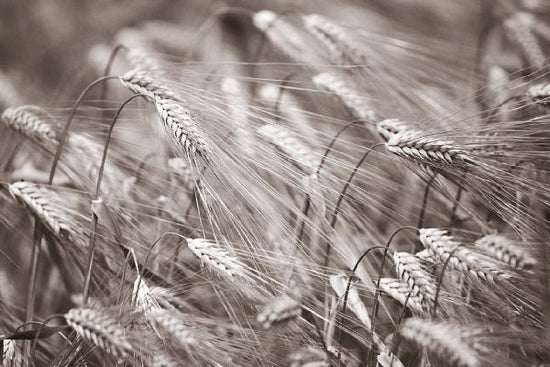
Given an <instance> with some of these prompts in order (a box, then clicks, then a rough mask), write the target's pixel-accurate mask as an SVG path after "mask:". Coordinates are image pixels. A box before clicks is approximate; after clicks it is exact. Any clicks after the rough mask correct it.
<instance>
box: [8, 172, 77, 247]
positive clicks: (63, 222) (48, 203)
mask: <svg viewBox="0 0 550 367" xmlns="http://www.w3.org/2000/svg"><path fill="white" fill-rule="evenodd" d="M8 189H9V191H10V193H11V195H12V196H13V197H14V198H15V199H16V200H17V201H19V202H20V203H21V204H23V205H24V206H25V207H26V208H28V209H29V210H30V212H31V213H32V214H33V215H34V216H35V217H36V218H37V219H38V220H39V221H40V222H42V223H43V224H45V225H46V227H47V228H48V229H49V230H50V231H51V232H52V233H53V234H55V235H56V236H57V237H61V236H66V235H68V234H69V233H70V232H71V225H70V222H71V221H70V218H69V217H68V216H67V213H66V212H64V211H63V210H62V209H61V208H62V206H61V204H62V200H61V198H60V197H59V195H57V193H56V192H55V191H53V190H51V189H49V188H46V187H43V186H41V185H36V184H33V183H29V182H24V181H20V182H14V183H12V184H10V185H9V186H8Z"/></svg>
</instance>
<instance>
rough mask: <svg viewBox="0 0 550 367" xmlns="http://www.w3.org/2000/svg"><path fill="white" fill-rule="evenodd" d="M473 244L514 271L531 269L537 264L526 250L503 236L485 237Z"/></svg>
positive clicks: (492, 235)
mask: <svg viewBox="0 0 550 367" xmlns="http://www.w3.org/2000/svg"><path fill="white" fill-rule="evenodd" d="M474 244H475V245H476V246H477V247H478V248H480V249H481V250H482V251H483V252H484V253H486V254H487V255H489V256H491V257H493V258H495V259H497V260H500V261H502V262H504V263H506V264H508V265H510V266H511V267H513V268H515V269H531V268H533V267H534V266H535V265H536V264H537V261H536V260H535V258H533V257H532V256H531V254H529V252H528V251H527V250H525V249H524V248H522V247H521V246H520V245H518V244H517V243H516V242H515V241H513V240H511V239H509V238H508V237H506V236H503V235H497V234H491V235H487V236H484V237H482V238H480V239H479V240H477V241H475V243H474Z"/></svg>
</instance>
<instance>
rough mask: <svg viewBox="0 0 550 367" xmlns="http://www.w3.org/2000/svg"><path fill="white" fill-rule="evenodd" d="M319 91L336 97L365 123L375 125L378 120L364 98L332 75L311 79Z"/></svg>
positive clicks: (320, 75)
mask: <svg viewBox="0 0 550 367" xmlns="http://www.w3.org/2000/svg"><path fill="white" fill-rule="evenodd" d="M312 80H313V82H314V83H315V84H316V85H317V87H319V88H320V89H324V90H327V91H328V92H330V93H333V94H334V95H336V96H337V97H338V98H339V99H340V100H341V101H342V103H343V104H344V105H345V106H346V107H347V108H348V109H349V110H350V111H351V112H352V114H353V115H354V116H355V117H356V118H359V119H361V120H363V121H365V122H369V123H372V124H374V123H376V122H377V121H378V120H379V119H380V118H379V117H378V114H377V113H376V111H374V110H373V109H372V108H371V107H370V106H369V104H368V101H367V99H366V98H364V97H361V95H360V93H359V92H358V91H356V90H354V89H353V88H352V87H351V86H350V83H349V82H347V81H346V80H344V79H342V78H340V77H338V76H337V75H336V74H333V73H321V74H317V75H315V76H314V77H313V78H312Z"/></svg>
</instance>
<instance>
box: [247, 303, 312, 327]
mask: <svg viewBox="0 0 550 367" xmlns="http://www.w3.org/2000/svg"><path fill="white" fill-rule="evenodd" d="M301 313H302V307H301V305H300V302H298V301H296V300H295V299H294V298H292V297H290V296H288V295H286V294H282V295H280V296H278V297H276V298H275V299H274V300H273V301H272V302H271V303H270V304H268V305H267V306H266V307H265V308H264V309H263V310H262V312H261V313H260V314H258V317H257V320H258V322H259V323H261V324H262V325H263V327H264V328H265V329H269V328H270V327H271V325H273V324H277V323H281V322H284V321H289V320H293V319H295V318H296V317H298V316H300V314H301Z"/></svg>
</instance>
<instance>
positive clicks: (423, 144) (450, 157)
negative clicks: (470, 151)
mask: <svg viewBox="0 0 550 367" xmlns="http://www.w3.org/2000/svg"><path fill="white" fill-rule="evenodd" d="M386 149H387V150H388V151H390V152H392V153H394V154H396V155H398V156H401V157H404V158H407V159H411V160H414V161H417V162H419V163H437V164H444V165H453V164H457V163H468V164H475V162H474V161H473V160H472V159H471V158H470V157H469V156H468V155H467V153H466V152H465V151H464V150H462V149H460V148H458V147H457V146H455V145H454V142H453V141H443V140H437V139H433V138H427V137H425V136H423V134H422V132H421V131H417V130H406V131H402V132H400V133H397V134H395V135H393V136H392V137H390V139H389V140H388V141H387V142H386Z"/></svg>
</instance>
